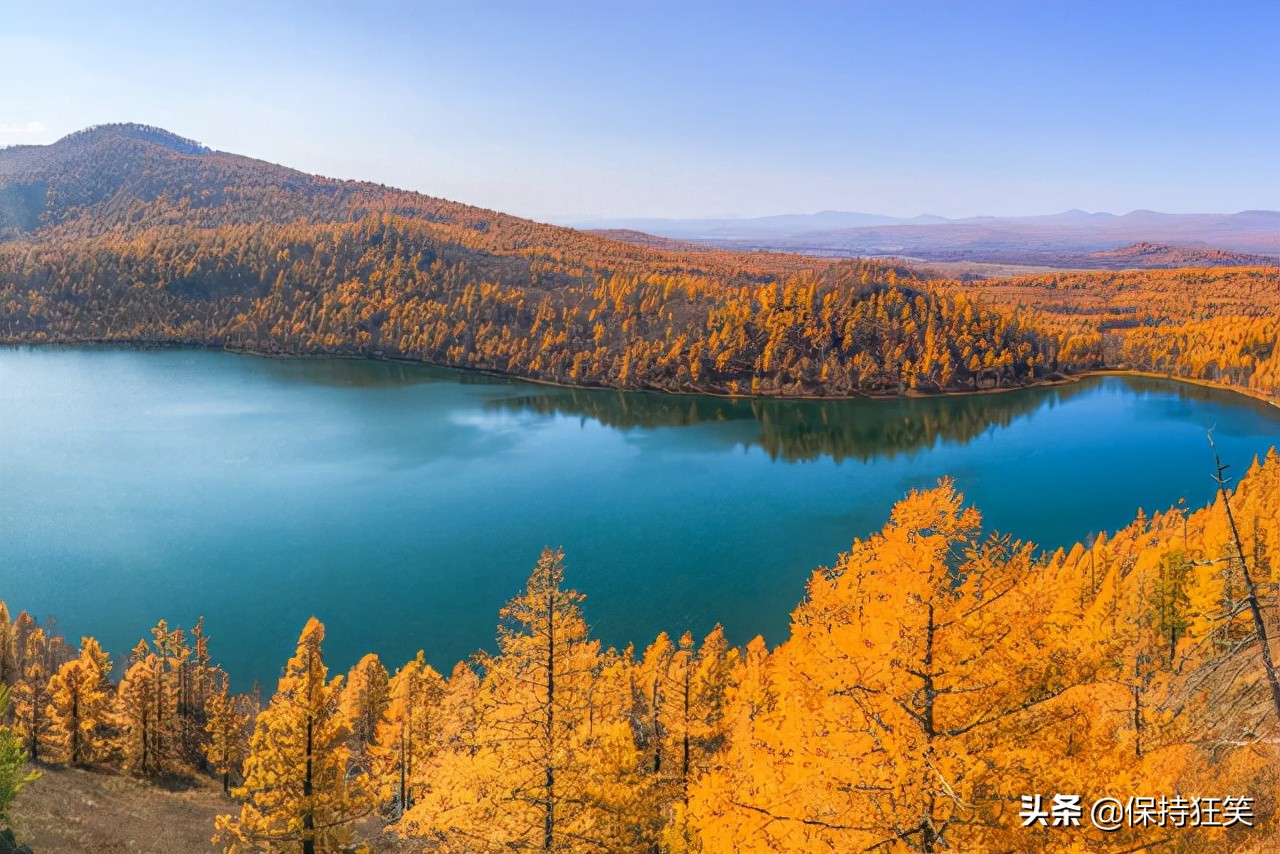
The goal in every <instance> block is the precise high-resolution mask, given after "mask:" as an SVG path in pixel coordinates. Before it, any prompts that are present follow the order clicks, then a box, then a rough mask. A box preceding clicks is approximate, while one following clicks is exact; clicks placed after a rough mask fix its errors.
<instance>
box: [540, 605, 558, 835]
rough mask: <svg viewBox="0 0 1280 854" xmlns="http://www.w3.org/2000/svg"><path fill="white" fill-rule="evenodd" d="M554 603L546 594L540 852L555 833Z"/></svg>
mask: <svg viewBox="0 0 1280 854" xmlns="http://www.w3.org/2000/svg"><path fill="white" fill-rule="evenodd" d="M555 620H556V601H555V591H554V590H552V591H551V592H549V593H547V734H546V751H547V752H546V759H545V762H546V765H545V768H546V798H547V800H546V805H545V807H544V809H545V812H544V815H543V825H542V850H543V851H550V850H551V847H552V844H553V843H554V841H555V832H556V801H555V797H556V795H555V792H556V769H555V761H554V744H555V742H554V739H555V717H556V625H555Z"/></svg>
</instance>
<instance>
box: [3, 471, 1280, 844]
mask: <svg viewBox="0 0 1280 854" xmlns="http://www.w3.org/2000/svg"><path fill="white" fill-rule="evenodd" d="M1220 474H1221V473H1220ZM565 571H566V563H565V556H564V555H563V554H562V553H560V552H558V551H551V550H548V551H545V552H544V553H543V554H542V555H541V557H540V558H539V559H538V561H537V564H536V566H535V567H534V569H533V572H532V574H531V576H530V578H529V581H528V585H527V588H526V589H525V590H524V591H523V592H521V593H520V594H519V595H518V596H516V597H515V598H514V599H512V600H511V602H510V603H509V604H508V605H507V606H506V607H505V608H503V609H502V611H501V613H500V614H499V626H498V634H497V645H496V649H495V651H494V652H482V653H477V654H476V655H475V656H474V657H473V658H472V659H470V660H469V661H463V662H459V663H458V664H457V665H456V666H455V667H454V668H453V670H452V671H451V672H449V673H447V674H441V673H438V672H436V671H435V670H433V669H432V668H431V667H430V666H429V665H428V664H426V663H425V661H424V657H423V654H422V653H419V654H418V655H417V656H416V657H415V658H414V659H413V660H411V661H409V662H407V663H404V664H403V665H399V666H396V667H394V668H388V667H387V666H386V665H384V664H383V662H381V661H380V660H379V659H378V657H377V656H376V655H372V654H371V655H367V656H365V657H364V658H363V659H361V660H360V661H359V663H357V664H356V665H355V666H354V667H353V668H352V669H351V671H350V672H349V673H347V674H345V675H331V674H330V673H329V671H328V670H327V668H326V666H325V663H324V656H323V649H322V646H323V641H324V626H323V625H321V624H320V623H319V622H318V621H316V620H314V619H313V620H311V621H310V622H308V623H307V625H306V626H305V627H303V629H302V633H301V635H300V637H299V639H298V645H297V651H296V654H295V655H294V656H293V657H292V658H291V659H290V660H289V661H288V663H287V664H286V666H285V667H284V669H283V671H282V676H281V678H280V681H279V684H278V685H277V686H276V688H275V690H274V692H272V693H270V694H269V695H262V696H258V695H256V694H254V695H245V696H236V695H232V694H230V693H229V692H228V689H227V682H228V680H227V678H226V674H225V673H223V672H222V670H221V669H220V668H219V667H217V666H216V665H215V664H213V662H212V657H211V648H210V645H209V639H208V636H207V634H206V632H205V628H204V626H203V625H202V624H197V625H196V626H194V627H192V629H191V630H190V631H184V630H183V629H181V628H178V627H173V626H170V625H168V624H167V623H165V622H164V621H161V622H160V623H158V624H157V625H156V626H155V627H154V628H153V629H152V630H151V632H150V636H149V637H148V638H144V639H143V640H141V641H139V643H138V645H137V647H136V648H135V649H134V650H133V651H132V653H131V654H130V655H129V656H128V658H127V659H126V660H125V661H123V662H119V663H118V664H116V663H113V662H112V661H111V660H110V659H109V657H108V655H107V653H106V652H105V651H104V650H103V649H102V648H101V647H100V646H99V645H98V643H97V642H96V641H94V640H93V639H92V638H83V639H82V640H81V642H80V644H79V647H78V649H77V648H75V647H73V646H71V645H69V644H67V643H66V642H64V641H63V640H62V639H61V638H60V637H58V636H57V635H56V634H55V633H53V632H52V631H50V630H49V627H45V626H40V625H37V624H36V622H35V621H33V620H32V619H31V617H29V616H28V615H27V614H25V613H20V614H18V615H17V617H16V619H12V620H11V619H10V614H9V612H8V611H7V610H6V609H4V608H3V606H0V684H3V685H4V686H6V687H5V688H4V692H5V693H7V694H8V695H9V696H10V697H11V698H12V702H11V707H10V709H9V711H8V712H7V714H6V716H5V718H4V721H5V728H4V729H2V730H0V760H2V759H3V754H4V751H5V746H6V745H8V746H9V751H10V752H11V753H12V752H13V750H14V749H19V750H22V751H25V752H26V753H27V754H28V755H30V756H32V757H35V758H38V759H39V760H40V761H41V762H43V763H46V767H47V765H48V764H49V763H55V764H56V763H68V764H72V765H78V766H92V767H111V768H118V769H120V770H122V771H123V772H125V773H129V774H133V775H138V776H140V777H144V778H147V779H152V780H158V781H159V780H166V779H172V778H174V777H181V776H182V775H193V774H212V775H216V776H217V777H218V778H220V779H221V780H222V782H223V785H224V786H225V788H226V791H227V792H228V794H229V798H230V800H228V802H227V811H226V814H225V815H224V816H223V817H221V818H219V819H218V821H217V827H216V828H210V833H211V835H214V836H215V837H216V841H217V843H218V844H219V845H220V846H221V847H222V848H223V850H225V851H228V852H248V851H260V850H266V851H278V852H287V851H303V852H334V851H344V850H355V848H354V846H357V845H358V844H360V840H359V838H358V836H357V833H356V828H357V827H358V826H359V827H367V826H368V825H369V823H370V822H373V823H374V824H375V826H384V825H385V826H386V827H388V828H389V829H390V830H391V831H392V832H394V833H395V834H398V835H400V836H402V837H403V838H404V839H405V840H406V842H405V844H408V845H414V846H416V848H415V849H414V850H426V851H458V852H486V851H489V852H499V851H511V850H539V851H609V852H626V851H634V852H656V851H665V852H680V851H701V852H707V854H711V852H739V851H854V850H882V851H941V850H961V851H975V850H989V851H1014V850H1017V851H1026V850H1044V851H1080V850H1100V849H1110V850H1116V851H1131V850H1135V848H1139V847H1142V846H1144V845H1152V844H1156V843H1157V842H1160V843H1161V844H1166V845H1167V846H1168V848H1169V850H1176V851H1222V850H1240V851H1249V850H1253V851H1261V850H1268V848H1267V847H1268V845H1274V843H1275V841H1276V838H1277V837H1276V833H1277V827H1276V799H1277V796H1278V795H1280V779H1278V778H1277V769H1278V768H1280V761H1278V760H1280V753H1278V751H1280V747H1278V746H1277V745H1278V743H1280V684H1278V683H1277V682H1276V664H1275V661H1274V658H1273V657H1272V654H1273V650H1274V641H1275V638H1276V634H1277V632H1280V622H1278V621H1277V619H1276V605H1277V589H1280V456H1278V455H1277V454H1276V452H1275V451H1274V450H1273V451H1272V452H1271V453H1270V454H1269V455H1268V457H1267V458H1266V459H1265V460H1263V461H1259V462H1255V464H1254V465H1253V466H1252V468H1251V469H1250V470H1249V471H1248V472H1247V473H1246V474H1245V475H1244V477H1243V478H1242V479H1241V480H1240V482H1239V484H1238V486H1237V488H1236V489H1235V490H1234V491H1232V490H1230V489H1228V488H1227V485H1226V478H1225V477H1224V478H1223V489H1222V490H1220V493H1219V495H1218V497H1217V499H1216V500H1215V501H1214V502H1213V503H1212V504H1211V505H1209V506H1207V507H1204V508H1201V509H1198V510H1190V509H1185V508H1182V507H1177V508H1172V509H1170V510H1168V511H1165V512H1161V513H1156V514H1153V515H1151V516H1149V517H1148V516H1145V515H1139V517H1138V518H1137V519H1136V520H1135V521H1134V522H1133V523H1132V524H1130V525H1129V526H1128V527H1126V528H1124V529H1122V530H1120V531H1116V532H1115V533H1113V534H1111V535H1104V536H1099V537H1097V538H1095V539H1093V540H1092V541H1091V542H1087V543H1081V544H1078V545H1075V546H1073V547H1072V548H1070V549H1067V550H1058V551H1056V552H1054V553H1052V554H1041V553H1039V552H1038V551H1037V550H1036V549H1035V548H1034V546H1033V545H1032V544H1030V543H1024V542H1019V541H1017V540H1013V539H1011V538H1010V537H1008V536H996V535H984V534H983V532H982V519H981V516H980V514H979V511H978V510H976V509H974V508H972V507H969V506H966V505H965V504H964V502H963V496H962V495H960V494H959V493H957V492H956V490H955V488H954V487H953V485H952V484H951V483H950V482H949V481H947V480H943V481H941V482H939V484H938V485H937V486H936V487H935V488H933V489H928V490H923V491H913V492H911V493H910V494H909V495H907V496H906V497H905V498H903V500H902V501H900V502H899V503H898V504H897V506H895V507H894V509H893V512H892V515H891V517H890V519H889V520H888V522H887V524H886V525H885V526H884V528H883V529H882V530H880V531H879V532H877V533H875V534H872V535H871V536H869V537H867V538H865V539H859V540H855V541H854V542H853V544H852V546H851V547H850V549H849V550H848V551H847V552H846V553H844V554H842V555H841V556H840V558H839V560H838V561H837V562H836V563H835V565H834V566H832V567H829V568H828V567H821V568H819V569H817V570H816V571H815V572H814V573H813V576H812V578H811V579H810V581H809V586H808V592H807V595H806V596H805V598H804V600H803V601H802V602H801V603H800V604H799V605H798V606H797V608H796V610H795V611H794V612H793V613H792V619H791V631H790V636H789V637H788V638H787V639H786V640H785V641H784V642H783V643H781V644H780V645H778V646H777V647H776V648H775V649H769V648H767V647H766V645H765V643H764V642H763V641H762V640H760V639H758V638H757V639H756V640H754V641H752V642H751V643H749V644H747V646H746V647H745V648H735V647H732V646H730V645H729V644H727V643H726V641H725V638H724V636H723V634H722V633H721V632H720V631H719V630H718V629H717V630H715V631H713V632H712V633H711V634H710V635H708V636H707V637H706V638H702V639H697V638H694V637H691V636H690V635H688V634H685V635H683V636H681V637H678V638H673V637H669V636H667V635H665V634H662V635H659V636H658V637H657V638H656V639H654V640H653V641H652V643H650V644H649V645H648V646H647V647H645V648H644V649H639V648H631V647H628V648H626V649H623V650H615V649H604V648H602V647H601V645H600V643H599V642H598V641H595V640H593V639H592V637H591V635H590V632H589V629H588V627H587V625H586V624H585V622H584V621H583V617H582V612H581V609H580V605H581V602H582V600H583V597H582V595H581V594H579V593H577V592H574V591H573V590H571V589H569V588H567V587H566V586H565ZM1268 641H1270V642H1271V646H1268ZM116 672H119V673H120V674H121V675H120V676H119V677H118V678H116V677H115V676H114V675H113V674H114V673H116ZM12 772H13V769H12V768H8V769H6V766H4V764H3V762H2V761H0V776H3V775H4V774H6V773H9V777H10V779H9V780H8V784H7V786H6V782H5V780H2V779H0V812H2V811H3V809H4V807H5V806H7V804H6V803H5V802H4V797H5V796H10V797H11V795H5V794H4V793H6V792H11V790H12V783H13V782H14V773H12ZM16 773H17V774H18V775H22V774H23V773H24V772H21V771H20V770H19V771H17V772H16ZM1036 795H1040V796H1043V799H1044V800H1043V802H1044V805H1045V811H1046V816H1048V815H1049V814H1050V813H1049V812H1048V809H1049V807H1048V805H1049V804H1050V803H1052V802H1053V798H1054V796H1055V795H1068V796H1077V795H1078V796H1080V798H1081V803H1082V804H1083V805H1084V813H1083V816H1082V818H1081V821H1080V823H1079V825H1076V824H1074V823H1072V822H1069V821H1068V822H1067V823H1066V824H1065V825H1059V824H1055V823H1054V822H1050V821H1038V820H1036V819H1035V818H1034V816H1035V813H1034V810H1033V809H1032V808H1031V807H1029V806H1028V798H1032V797H1034V796H1036ZM1024 796H1025V797H1024ZM1108 797H1113V798H1117V799H1119V800H1120V802H1121V803H1122V804H1124V805H1126V806H1127V807H1128V808H1129V810H1130V815H1132V816H1134V818H1133V820H1132V821H1128V820H1126V823H1125V826H1123V827H1120V828H1119V829H1118V830H1114V831H1103V830H1100V829H1098V827H1096V826H1095V825H1094V823H1093V822H1092V821H1091V819H1090V811H1089V809H1090V805H1091V804H1093V803H1096V802H1097V801H1099V800H1100V799H1103V798H1108ZM1246 798H1247V799H1248V800H1242V799H1246ZM1130 799H1136V800H1130ZM1143 799H1150V800H1143ZM1032 803H1034V801H1032ZM1052 815H1053V816H1054V817H1055V818H1056V817H1057V816H1058V813H1057V812H1056V811H1055V812H1053V813H1052ZM1143 815H1145V816H1147V819H1146V820H1143V819H1140V818H1138V817H1139V816H1143ZM1157 815H1159V816H1161V818H1160V819H1159V822H1158V823H1157V819H1156V817H1157ZM1028 816H1031V818H1030V819H1028Z"/></svg>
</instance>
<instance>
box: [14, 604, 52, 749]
mask: <svg viewBox="0 0 1280 854" xmlns="http://www.w3.org/2000/svg"><path fill="white" fill-rule="evenodd" d="M20 616H21V615H20ZM48 646H49V644H48V640H47V638H46V636H45V632H44V629H42V628H38V627H32V628H30V629H29V630H27V631H26V632H24V635H23V638H22V643H21V644H20V649H19V650H18V666H19V672H20V674H21V676H20V678H19V679H18V682H17V684H15V685H14V686H13V722H14V729H15V731H16V732H17V733H18V734H19V735H20V736H21V737H22V742H23V745H24V747H25V748H26V751H27V755H28V756H29V757H30V758H31V761H33V762H38V761H40V759H41V758H42V755H41V747H43V746H46V745H48V743H49V738H50V734H51V731H52V727H53V722H52V721H51V720H50V719H49V712H48V709H49V671H48V668H47V666H46V659H47V657H48V654H49V650H48Z"/></svg>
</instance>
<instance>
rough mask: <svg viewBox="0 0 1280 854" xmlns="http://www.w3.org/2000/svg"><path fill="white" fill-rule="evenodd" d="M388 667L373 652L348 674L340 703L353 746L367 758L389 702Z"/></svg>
mask: <svg viewBox="0 0 1280 854" xmlns="http://www.w3.org/2000/svg"><path fill="white" fill-rule="evenodd" d="M387 679H388V677H387V668H385V667H383V666H382V662H381V661H379V660H378V656H377V655H375V654H373V653H369V654H368V655H366V656H365V657H364V658H362V659H360V661H358V662H357V663H356V666H355V667H353V668H351V671H350V672H349V673H348V674H347V681H346V682H345V683H344V684H343V686H342V692H341V694H340V696H339V700H338V705H339V707H340V708H341V709H342V714H343V715H345V716H346V718H347V721H348V722H349V723H350V724H351V747H352V750H354V751H355V754H356V757H357V758H358V759H360V760H363V759H365V757H366V756H367V754H368V752H369V746H370V745H371V744H373V742H374V737H375V735H376V730H377V728H378V721H379V720H380V719H381V718H382V713H383V712H384V711H386V708H387V703H388V702H389V697H388V692H389V690H390V689H389V686H388V683H387Z"/></svg>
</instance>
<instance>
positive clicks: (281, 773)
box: [214, 617, 372, 854]
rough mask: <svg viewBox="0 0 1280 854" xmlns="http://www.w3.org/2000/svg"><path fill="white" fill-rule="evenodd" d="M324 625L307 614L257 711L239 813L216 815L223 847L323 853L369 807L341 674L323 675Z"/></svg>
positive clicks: (337, 844) (340, 842) (341, 840)
mask: <svg viewBox="0 0 1280 854" xmlns="http://www.w3.org/2000/svg"><path fill="white" fill-rule="evenodd" d="M323 640H324V626H323V625H322V624H321V623H320V621H319V620H317V619H315V618H314V617H312V618H311V619H310V620H308V621H307V624H306V626H305V627H304V628H303V630H302V634H301V636H299V638H298V647H297V651H296V652H295V654H294V656H293V657H292V658H291V659H289V663H288V664H287V665H286V667H285V672H284V675H283V676H282V677H281V678H280V682H279V685H278V686H277V687H276V692H275V695H274V696H272V698H271V702H270V703H269V704H268V706H267V708H265V709H263V710H262V711H261V712H260V713H259V714H258V720H257V723H256V724H255V726H254V731H253V736H252V738H251V739H250V741H249V756H248V758H247V759H246V760H245V763H244V784H243V785H242V786H240V787H238V788H236V789H235V790H234V792H233V794H234V795H235V796H236V797H237V798H241V799H243V800H244V803H243V804H242V806H241V808H240V814H239V815H238V816H232V815H223V816H219V817H218V819H217V822H216V825H217V835H216V836H215V837H214V839H215V841H217V842H220V843H221V844H222V845H223V846H224V849H225V850H226V851H228V852H246V851H259V850H266V851H270V852H286V851H301V852H302V854H322V852H331V851H337V850H341V848H342V846H344V845H346V844H347V843H348V842H349V841H350V839H351V835H352V825H353V824H354V822H355V821H356V820H358V819H359V818H360V817H362V816H364V815H366V814H368V812H369V811H370V810H371V808H372V794H371V792H370V786H369V779H368V776H367V775H366V774H365V773H363V772H356V771H354V770H353V768H352V762H351V748H350V746H349V744H348V738H349V737H350V735H351V729H350V727H349V725H348V724H347V721H346V719H345V717H344V716H343V715H342V713H341V712H340V710H339V708H338V695H339V691H340V689H341V683H342V678H341V677H337V678H335V679H334V680H333V681H332V682H330V681H327V676H328V669H327V668H326V667H325V665H324V661H323V658H322V656H321V651H320V645H321V642H322V641H323Z"/></svg>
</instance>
